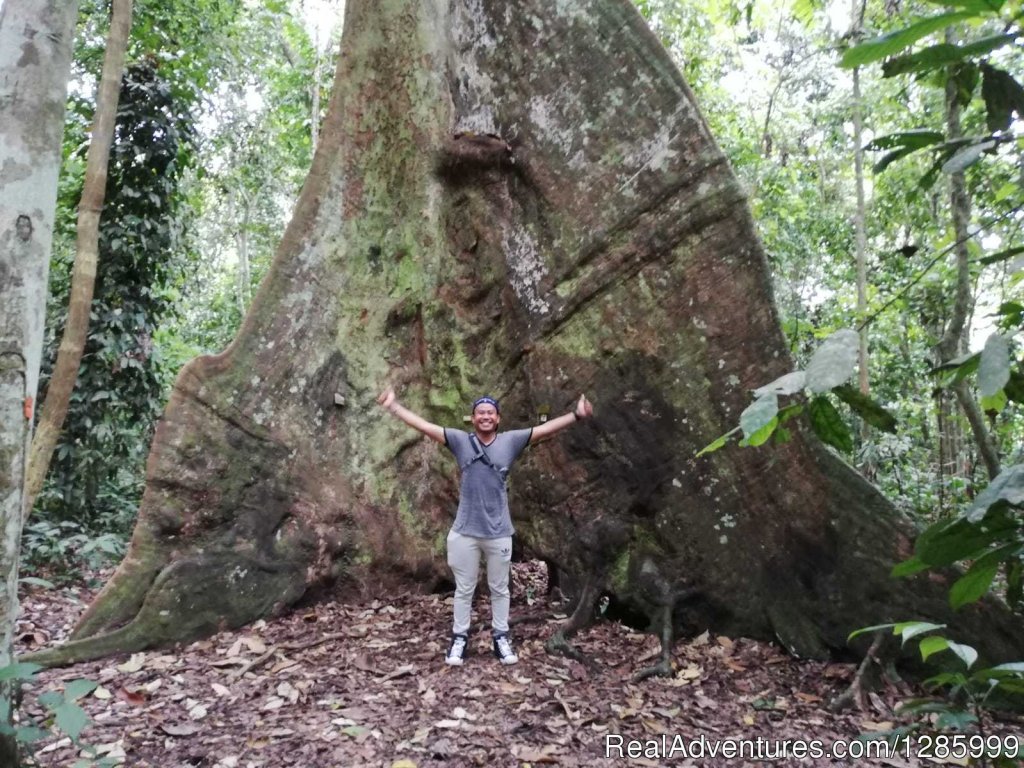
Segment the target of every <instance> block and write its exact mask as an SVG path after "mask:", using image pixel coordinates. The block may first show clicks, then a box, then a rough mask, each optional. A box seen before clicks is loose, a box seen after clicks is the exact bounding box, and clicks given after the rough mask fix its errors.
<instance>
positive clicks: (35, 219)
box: [0, 0, 78, 766]
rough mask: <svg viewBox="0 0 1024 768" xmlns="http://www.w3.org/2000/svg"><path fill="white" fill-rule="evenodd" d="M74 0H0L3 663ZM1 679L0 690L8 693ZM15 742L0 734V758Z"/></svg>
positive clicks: (2, 760)
mask: <svg viewBox="0 0 1024 768" xmlns="http://www.w3.org/2000/svg"><path fill="white" fill-rule="evenodd" d="M77 5H78V4H77V2H76V1H75V0H61V2H53V0H6V1H5V2H4V4H3V6H2V7H0V296H2V297H3V298H2V300H0V611H2V614H0V668H2V667H6V666H8V665H9V664H10V663H11V661H12V644H13V637H14V626H15V618H16V616H17V613H18V592H17V589H18V563H19V561H20V551H21V530H22V524H23V520H24V515H25V509H26V505H25V493H24V490H25V467H26V460H27V454H28V448H29V442H30V440H31V435H32V419H33V417H34V403H35V397H36V389H37V385H38V381H39V363H40V358H41V355H42V346H43V322H44V309H45V307H46V282H47V272H48V270H49V265H50V251H51V247H52V235H53V226H54V211H55V207H56V202H57V178H58V175H59V171H60V163H61V136H62V133H63V130H64V104H65V100H66V94H67V82H68V76H69V74H70V68H71V49H72V42H73V39H74V29H75V18H76V16H77ZM12 685H17V683H16V682H15V683H13V684H12V683H10V682H8V683H4V684H3V688H2V689H0V696H2V697H3V698H5V699H6V700H7V701H8V702H10V701H12V700H13V697H12V690H13V689H12V688H11V687H10V686H12ZM16 764H17V743H16V741H15V740H14V739H13V738H7V737H3V736H0V765H4V766H13V765H16Z"/></svg>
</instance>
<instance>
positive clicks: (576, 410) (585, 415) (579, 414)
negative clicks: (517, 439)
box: [530, 395, 594, 443]
mask: <svg viewBox="0 0 1024 768" xmlns="http://www.w3.org/2000/svg"><path fill="white" fill-rule="evenodd" d="M593 415H594V406H592V405H591V404H590V401H589V400H587V396H586V395H580V399H579V400H577V401H576V405H575V406H574V407H573V409H572V410H571V411H569V413H566V414H563V415H561V416H559V417H558V418H555V419H551V420H549V421H545V422H544V423H543V424H538V425H537V426H536V427H534V428H533V434H532V435H530V442H531V443H536V442H537V441H538V440H543V439H544V438H545V437H551V435H554V434H556V433H558V432H561V431H562V430H563V429H565V428H566V427H568V426H571V425H572V424H575V423H576V422H577V421H582V420H583V419H589V418H590V417H591V416H593Z"/></svg>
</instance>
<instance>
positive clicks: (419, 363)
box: [39, 0, 1020, 663]
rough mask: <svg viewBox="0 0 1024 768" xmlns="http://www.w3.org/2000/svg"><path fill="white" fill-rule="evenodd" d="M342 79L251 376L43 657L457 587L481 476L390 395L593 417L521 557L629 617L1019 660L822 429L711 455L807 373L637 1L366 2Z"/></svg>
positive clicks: (253, 335)
mask: <svg viewBox="0 0 1024 768" xmlns="http://www.w3.org/2000/svg"><path fill="white" fill-rule="evenodd" d="M344 49H345V55H344V56H342V57H340V59H339V65H338V71H337V74H336V79H335V87H334V94H333V97H332V103H331V106H330V109H329V110H328V115H327V118H326V121H325V124H324V127H323V131H322V133H321V136H320V145H319V148H318V151H317V154H316V157H315V159H314V162H313V167H312V170H311V172H310V175H309V178H308V180H307V183H306V185H305V188H304V189H303V192H302V195H301V197H300V200H299V202H298V204H297V207H296V211H295V215H294V218H293V220H292V222H291V223H290V225H289V227H288V229H287V231H286V232H285V235H284V238H283V241H282V243H281V245H280V248H279V250H278V253H277V255H276V258H275V260H274V264H273V266H272V267H271V270H270V273H269V274H268V276H267V278H266V279H265V280H264V282H263V284H262V286H261V288H260V291H259V293H258V295H257V296H256V298H255V300H254V301H253V304H252V306H251V308H250V310H249V313H248V315H247V317H246V319H245V322H244V324H243V327H242V329H241V330H240V331H239V334H238V336H237V337H236V339H235V341H234V342H233V343H232V345H231V346H230V347H229V348H228V349H227V350H226V351H225V352H224V353H223V354H222V355H219V356H217V357H206V358H200V359H198V360H195V361H193V362H191V363H190V364H189V365H188V366H186V368H185V369H184V370H183V371H182V373H181V375H180V376H179V377H178V380H177V382H176V384H175V387H174V391H173V394H172V396H171V401H170V404H169V405H168V408H167V412H166V414H165V417H164V419H163V421H162V422H161V424H160V426H159V428H158V431H157V435H156V437H155V439H154V443H153V448H152V453H151V455H150V459H149V464H148V482H147V487H146V491H145V495H144V498H143V503H142V509H141V512H140V518H139V523H138V525H137V527H136V530H135V534H134V537H133V540H132V544H131V548H130V551H129V553H128V556H127V557H126V559H125V561H124V563H122V565H121V566H120V568H119V569H118V571H117V573H116V574H115V575H114V576H113V578H112V579H111V581H110V582H109V583H108V584H107V586H106V587H105V589H104V591H103V592H102V594H101V595H100V596H99V597H98V599H97V600H96V602H95V603H94V604H93V605H92V606H91V607H90V608H89V610H88V611H87V613H86V615H85V617H84V618H83V620H82V622H81V623H80V624H79V627H78V630H77V635H76V636H77V638H78V639H77V640H76V641H74V642H72V643H70V644H69V645H68V646H66V647H65V648H64V649H61V650H58V651H56V652H53V653H48V654H44V655H43V656H42V657H40V659H39V660H41V661H44V662H48V663H60V662H66V661H70V660H74V659H82V658H88V657H92V656H97V655H101V654H103V653H109V652H113V651H123V650H128V649H133V648H141V647H144V646H146V645H150V644H155V643H160V642H169V641H173V640H182V639H186V638H190V637H196V636H198V635H201V634H203V633H208V632H212V631H215V630H216V629H218V628H219V627H222V626H237V625H239V624H242V623H244V622H248V621H251V620H252V619H254V618H256V617H257V616H261V615H264V614H266V613H267V612H269V611H272V610H273V609H275V608H276V607H279V606H282V605H286V604H288V603H290V602H292V601H294V600H295V599H297V598H298V597H299V596H300V595H302V594H303V593H304V592H305V591H306V590H308V589H310V588H311V587H314V586H318V585H324V584H331V583H340V586H339V588H340V589H344V590H345V591H346V592H348V593H353V592H365V593H368V592H374V591H380V590H382V589H384V588H386V587H388V586H389V585H394V584H398V583H401V584H404V585H408V584H409V583H414V584H417V585H419V586H420V587H421V588H423V589H431V588H433V587H435V586H436V585H438V584H439V583H440V582H441V580H442V579H444V578H445V577H446V575H447V574H446V569H445V566H444V562H445V561H444V557H443V554H442V553H443V549H444V533H445V530H446V529H447V527H448V526H449V525H450V523H451V514H452V510H453V509H454V505H455V499H456V494H457V484H456V477H455V475H456V468H455V466H454V463H453V462H452V461H451V459H450V458H448V457H447V455H446V452H445V451H444V449H441V448H438V446H436V445H435V444H433V443H431V442H429V441H427V440H425V439H420V438H419V437H417V436H416V434H415V433H411V432H410V431H408V429H407V428H406V427H404V425H402V424H399V423H396V422H395V421H394V420H391V419H388V418H385V417H384V416H383V415H382V414H381V412H380V410H379V408H378V407H377V406H376V405H375V403H374V398H375V396H376V394H377V393H378V392H379V391H380V390H381V389H382V388H383V387H384V386H385V384H387V383H392V384H395V385H398V386H399V387H400V388H401V391H402V395H403V401H404V402H406V403H407V404H408V405H409V406H410V407H412V408H414V409H415V410H418V411H420V412H422V413H423V414H424V415H425V416H426V417H427V418H429V419H430V420H431V421H433V422H436V423H441V424H448V425H456V426H458V425H461V424H462V419H463V415H464V414H465V413H466V412H467V410H468V408H469V405H468V404H469V403H470V402H471V401H472V398H473V397H474V396H475V395H477V394H479V393H481V392H488V391H489V392H492V393H494V394H497V395H498V396H500V397H501V398H502V400H503V404H502V413H503V416H504V422H505V423H506V424H507V425H510V426H514V425H527V424H533V423H536V422H537V421H539V416H540V414H543V413H547V412H557V411H558V410H559V409H567V408H568V407H569V406H570V404H571V403H572V401H573V400H574V399H575V397H576V396H578V393H579V392H581V391H585V392H587V393H588V395H591V396H592V399H593V400H594V402H595V403H596V404H597V408H598V413H597V416H596V417H595V418H594V420H593V421H591V422H587V423H585V424H581V425H578V426H577V427H575V428H574V429H573V430H571V431H569V432H567V433H565V434H563V435H561V436H559V437H558V438H557V439H555V440H552V441H550V442H547V443H544V444H541V445H539V446H537V447H535V448H533V449H532V450H531V451H529V452H528V453H527V455H526V456H524V458H523V459H522V460H521V464H520V465H518V466H517V470H516V473H515V474H514V476H513V483H514V488H513V494H512V503H513V509H514V522H515V525H516V528H517V531H518V536H519V537H520V540H521V542H522V545H523V549H524V550H525V551H526V552H527V553H528V554H530V555H533V556H537V557H540V558H543V559H546V560H547V561H549V562H550V563H552V564H553V565H554V566H555V567H556V568H557V569H558V570H559V571H560V572H562V573H565V574H568V575H570V576H575V577H576V580H577V582H579V583H588V584H599V585H601V587H602V588H603V589H604V590H605V591H606V592H607V593H609V594H611V595H612V599H613V603H612V607H611V608H610V610H617V611H620V612H621V614H622V615H627V614H629V615H634V616H648V617H656V616H664V615H671V616H672V618H673V621H674V623H675V625H676V627H675V628H676V629H678V630H680V631H687V630H697V629H702V628H705V627H713V628H714V629H716V630H717V631H722V632H730V633H742V634H745V635H748V636H752V637H760V638H772V637H777V638H779V639H780V640H781V641H782V642H783V643H784V644H785V645H786V646H787V647H788V648H790V649H791V650H793V651H794V652H797V653H800V654H803V655H814V656H822V655H825V654H827V653H829V652H830V651H831V650H832V649H836V648H844V647H845V645H846V636H847V634H848V633H849V632H850V630H851V629H853V628H856V627H860V626H864V625H866V624H870V623H874V622H879V621H885V620H889V619H904V618H912V617H921V618H932V619H938V620H941V621H946V622H949V623H950V625H951V627H952V629H951V632H952V633H953V634H954V635H955V636H957V637H958V639H960V640H962V641H966V642H971V641H975V642H977V643H978V644H979V646H980V647H981V648H982V651H983V652H984V653H986V654H987V655H988V656H990V657H993V658H1004V657H1006V656H1007V655H1009V654H1011V653H1013V652H1015V651H1016V649H1017V648H1019V637H1020V635H1019V634H1018V633H1017V631H1016V630H1017V627H1016V624H1015V622H1014V621H1013V619H1012V617H1011V616H1010V615H1009V613H1008V612H1007V611H1006V610H1005V609H1003V608H1001V607H1000V606H998V605H994V604H983V605H979V606H974V607H971V608H968V609H965V610H963V611H961V612H960V613H958V614H956V615H952V614H951V612H950V610H949V609H948V604H947V601H946V589H947V588H948V584H949V580H948V577H947V576H942V575H930V576H922V577H918V578H917V579H915V580H912V581H911V582H910V583H907V582H895V581H893V580H892V579H890V577H889V569H890V567H891V566H892V564H893V563H894V562H895V561H897V560H900V559H902V558H904V557H906V556H908V555H909V554H910V553H911V550H912V542H913V536H914V529H913V528H912V526H911V525H910V523H909V522H908V521H907V520H905V519H903V518H902V517H901V516H900V515H899V514H898V513H897V512H896V511H895V510H894V509H893V507H892V506H891V505H890V504H889V503H888V502H887V501H886V500H885V499H884V498H882V496H881V495H880V494H879V493H878V492H877V491H876V490H875V489H874V488H873V487H872V486H870V485H869V484H868V483H866V482H865V481H864V480H863V479H862V478H861V477H860V476H858V475H857V474H856V473H855V472H854V471H853V470H852V469H850V467H849V466H847V465H846V464H844V463H843V462H842V461H841V460H840V459H838V458H836V457H835V456H834V455H833V454H831V453H830V452H829V451H828V450H826V449H825V448H823V447H822V446H821V445H820V444H819V443H818V442H817V440H816V439H815V438H814V437H813V436H812V435H811V434H810V433H809V431H808V430H807V429H804V428H803V427H801V426H799V425H798V426H797V427H796V428H794V430H793V433H794V434H793V439H792V441H791V442H789V443H787V444H785V445H782V446H775V447H762V448H757V449H744V450H740V449H736V448H731V449H727V450H721V451H718V452H715V453H712V454H710V455H708V456H706V457H702V458H701V459H695V458H694V455H695V454H696V453H697V451H698V450H699V449H700V448H701V447H703V446H704V445H706V444H708V443H709V442H711V440H713V439H714V438H715V437H717V436H718V435H720V434H722V433H723V432H725V431H726V430H728V429H731V428H732V427H733V426H734V425H735V424H736V422H737V419H738V417H739V414H740V412H741V411H742V410H743V408H744V407H745V406H746V405H747V404H748V403H749V391H750V389H751V388H753V387H756V386H758V385H760V384H764V383H766V382H768V381H771V380H772V379H774V378H775V377H777V376H779V375H781V374H783V373H785V372H787V371H789V370H791V369H792V360H791V359H790V357H789V355H788V353H787V351H786V347H785V344H784V342H783V337H782V334H781V332H780V329H779V323H778V318H777V315H776V312H775V306H774V303H773V301H772V297H771V288H770V281H769V275H768V271H767V266H766V260H765V256H764V252H763V250H762V247H761V244H760V242H759V241H758V239H757V235H756V233H755V227H754V224H753V221H752V220H751V217H750V214H749V211H748V208H747V205H746V200H745V199H744V195H743V192H742V189H741V187H740V185H739V184H738V182H737V180H736V179H735V177H734V175H733V173H732V171H731V170H730V168H729V165H728V163H727V162H726V160H725V158H724V157H723V155H722V153H721V152H720V151H719V149H718V148H717V146H716V145H715V143H714V141H713V140H712V138H711V136H710V134H709V132H708V127H707V125H706V123H705V122H704V120H703V119H702V117H701V115H700V113H699V111H698V109H697V107H696V104H695V103H694V100H693V96H692V94H691V92H690V90H689V88H688V87H687V85H686V84H685V83H684V82H683V80H682V77H681V76H680V74H679V73H678V71H677V70H676V69H675V67H674V66H673V64H672V62H671V60H670V59H669V57H668V55H667V54H666V53H665V51H664V50H663V49H662V48H661V46H660V45H659V43H658V42H657V40H656V39H655V37H654V36H653V35H652V34H651V33H650V32H649V31H648V29H647V28H646V27H645V25H644V23H643V21H642V20H641V18H640V16H639V15H638V14H637V12H636V10H635V9H634V8H633V7H632V5H631V4H630V3H629V2H627V0H565V1H564V2H559V3H546V2H545V3H542V2H540V1H539V0H528V1H527V2H526V3H525V4H524V5H523V6H521V7H519V8H518V10H517V12H516V13H515V14H508V13H507V5H506V4H505V3H504V2H497V0H477V1H474V2H472V3H464V2H457V3H452V4H449V3H421V2H414V1H413V0H382V1H379V2H376V3H371V2H369V0H350V2H349V3H348V4H347V6H346V20H345V42H344ZM579 72H586V73H588V76H587V78H585V79H578V78H575V77H573V76H572V73H579ZM600 592H601V589H598V590H597V593H600Z"/></svg>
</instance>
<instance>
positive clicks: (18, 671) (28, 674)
mask: <svg viewBox="0 0 1024 768" xmlns="http://www.w3.org/2000/svg"><path fill="white" fill-rule="evenodd" d="M41 669H42V667H41V666H39V665H38V664H29V663H28V662H24V661H18V662H15V663H13V664H8V665H7V666H6V667H3V668H0V681H2V680H30V679H31V678H32V677H33V676H35V674H36V672H38V671H39V670H41Z"/></svg>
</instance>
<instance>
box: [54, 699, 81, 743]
mask: <svg viewBox="0 0 1024 768" xmlns="http://www.w3.org/2000/svg"><path fill="white" fill-rule="evenodd" d="M53 714H54V716H55V718H56V720H57V727H58V728H60V729H61V730H62V731H64V733H66V734H67V735H68V736H70V737H71V739H72V741H78V737H79V736H80V735H81V733H82V729H84V728H85V726H86V725H88V724H89V716H88V715H86V714H85V710H84V709H82V708H81V707H80V706H78V705H77V704H75V703H74V702H73V701H65V702H64V703H63V704H61V705H60V706H59V707H57V709H55V710H54V713H53Z"/></svg>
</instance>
